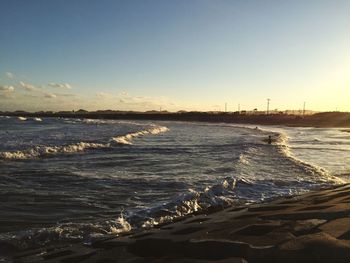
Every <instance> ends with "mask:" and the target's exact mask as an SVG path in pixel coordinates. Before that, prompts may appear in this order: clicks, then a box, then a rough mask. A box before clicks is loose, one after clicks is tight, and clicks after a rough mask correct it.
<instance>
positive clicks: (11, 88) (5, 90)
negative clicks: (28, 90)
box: [0, 86, 15, 93]
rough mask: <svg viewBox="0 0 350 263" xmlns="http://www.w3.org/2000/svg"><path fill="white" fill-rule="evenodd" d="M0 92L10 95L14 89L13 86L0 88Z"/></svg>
mask: <svg viewBox="0 0 350 263" xmlns="http://www.w3.org/2000/svg"><path fill="white" fill-rule="evenodd" d="M0 91H3V92H9V93H11V92H14V91H15V88H14V87H13V86H0Z"/></svg>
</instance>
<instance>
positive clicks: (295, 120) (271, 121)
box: [0, 109, 350, 128]
mask: <svg viewBox="0 0 350 263" xmlns="http://www.w3.org/2000/svg"><path fill="white" fill-rule="evenodd" d="M0 115H2V116H17V117H19V116H23V117H61V118H89V119H112V120H157V121H198V122H225V123H244V124H256V125H285V126H300V127H339V128H340V127H343V128H349V127H350V113H349V112H320V113H314V114H305V115H303V114H285V113H273V114H266V113H265V114H261V113H246V112H185V111H179V112H168V111H147V112H134V111H113V110H100V111H86V110H82V109H81V110H78V111H60V112H51V111H41V112H35V113H31V112H25V111H15V112H1V111H0Z"/></svg>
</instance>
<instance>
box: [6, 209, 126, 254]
mask: <svg viewBox="0 0 350 263" xmlns="http://www.w3.org/2000/svg"><path fill="white" fill-rule="evenodd" d="M131 229H132V227H131V225H130V224H129V223H128V221H127V220H126V219H125V217H124V216H123V214H121V215H120V216H119V217H118V218H116V219H115V220H106V221H101V222H91V223H90V222H86V223H73V222H68V223H58V224H57V225H55V226H52V227H47V228H40V229H31V230H26V231H20V232H8V233H1V234H0V242H1V243H2V244H4V243H5V242H6V243H7V244H8V245H10V246H12V247H13V246H14V247H16V248H20V249H28V248H31V249H33V248H35V247H40V246H44V245H48V244H53V243H55V242H62V241H76V240H84V241H85V243H86V244H88V243H91V242H92V241H93V240H94V239H99V238H101V237H104V236H107V235H119V234H121V233H124V232H128V231H130V230H131Z"/></svg>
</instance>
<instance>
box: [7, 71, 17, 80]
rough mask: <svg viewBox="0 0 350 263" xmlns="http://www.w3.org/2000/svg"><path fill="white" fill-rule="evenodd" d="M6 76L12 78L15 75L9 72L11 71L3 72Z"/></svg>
mask: <svg viewBox="0 0 350 263" xmlns="http://www.w3.org/2000/svg"><path fill="white" fill-rule="evenodd" d="M5 75H6V77H7V78H9V79H13V78H14V77H15V74H13V73H11V72H6V73H5Z"/></svg>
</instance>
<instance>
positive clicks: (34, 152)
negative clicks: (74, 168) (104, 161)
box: [0, 126, 169, 160]
mask: <svg viewBox="0 0 350 263" xmlns="http://www.w3.org/2000/svg"><path fill="white" fill-rule="evenodd" d="M168 130H169V129H168V128H167V127H163V126H156V127H152V128H150V129H148V130H142V131H138V132H134V133H129V134H126V135H123V136H118V137H113V138H111V139H110V141H109V142H107V143H94V142H78V143H75V144H70V145H62V146H35V147H33V148H32V149H29V150H23V151H13V152H0V158H2V159H12V160H25V159H33V158H39V157H44V156H49V155H54V154H64V153H77V152H83V151H85V150H88V149H103V148H110V147H113V146H114V145H115V144H117V145H118V144H119V145H120V144H123V145H131V144H132V139H134V138H136V137H140V136H144V135H147V134H152V135H156V134H159V133H162V132H166V131H168Z"/></svg>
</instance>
